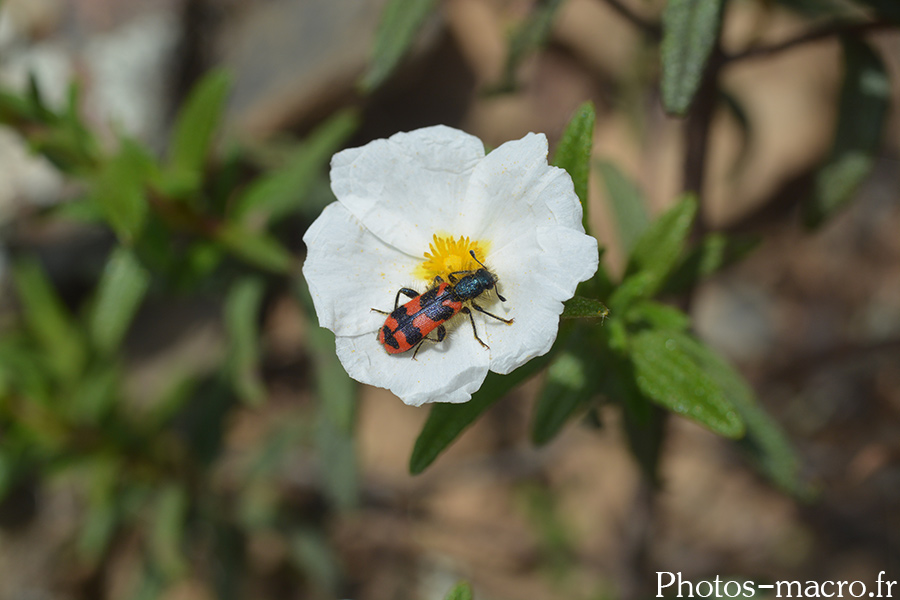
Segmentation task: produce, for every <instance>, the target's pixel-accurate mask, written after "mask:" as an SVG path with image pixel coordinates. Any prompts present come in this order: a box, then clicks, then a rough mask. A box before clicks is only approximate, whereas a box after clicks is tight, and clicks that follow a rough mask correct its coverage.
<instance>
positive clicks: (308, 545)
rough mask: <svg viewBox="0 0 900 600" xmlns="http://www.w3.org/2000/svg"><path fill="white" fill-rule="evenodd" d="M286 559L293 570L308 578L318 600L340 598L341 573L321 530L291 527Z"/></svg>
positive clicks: (336, 559) (335, 557)
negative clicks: (292, 566) (287, 557)
mask: <svg viewBox="0 0 900 600" xmlns="http://www.w3.org/2000/svg"><path fill="white" fill-rule="evenodd" d="M289 542H290V543H289V548H288V549H289V554H288V556H289V558H290V560H291V562H292V563H293V564H294V565H295V567H296V568H297V569H298V570H299V571H300V572H301V573H303V574H304V575H305V576H306V577H307V578H309V579H310V580H311V581H312V583H313V585H314V587H315V588H317V589H318V590H321V591H322V593H321V594H311V595H312V596H314V597H321V598H339V597H340V596H339V595H338V594H337V589H338V587H339V585H340V583H341V579H342V577H341V569H340V562H339V561H338V557H337V556H335V553H334V550H333V546H332V545H331V543H330V541H329V540H328V539H327V538H326V537H325V535H324V533H323V532H322V531H321V530H317V529H312V528H309V527H306V528H300V527H294V528H292V530H291V533H290V537H289Z"/></svg>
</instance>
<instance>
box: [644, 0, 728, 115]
mask: <svg viewBox="0 0 900 600" xmlns="http://www.w3.org/2000/svg"><path fill="white" fill-rule="evenodd" d="M723 1H724V0H669V2H668V3H667V4H666V8H665V11H664V12H663V19H662V24H663V38H662V45H661V47H660V50H661V52H662V98H663V105H664V106H665V108H666V111H668V112H669V113H671V114H674V115H684V114H685V113H687V111H688V108H689V107H690V105H691V102H692V101H693V100H694V95H695V94H696V93H697V90H698V89H699V88H700V84H701V82H702V81H703V75H704V72H705V70H706V63H707V61H708V60H709V56H710V54H711V53H712V50H713V48H714V47H715V44H716V39H717V38H718V37H719V29H720V28H721V26H722V3H723Z"/></svg>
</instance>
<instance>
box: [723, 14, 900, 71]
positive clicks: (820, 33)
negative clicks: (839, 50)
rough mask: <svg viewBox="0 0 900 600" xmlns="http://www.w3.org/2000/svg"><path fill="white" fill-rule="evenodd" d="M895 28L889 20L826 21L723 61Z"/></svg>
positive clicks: (727, 57)
mask: <svg viewBox="0 0 900 600" xmlns="http://www.w3.org/2000/svg"><path fill="white" fill-rule="evenodd" d="M892 28H897V25H896V24H894V23H891V22H889V21H863V22H858V21H854V22H846V21H839V22H837V23H827V24H825V25H821V26H819V27H816V28H814V29H811V30H810V31H807V32H805V33H802V34H800V35H798V36H797V37H795V38H792V39H789V40H785V41H783V42H779V43H777V44H772V45H771V46H758V47H754V48H748V49H746V50H743V51H742V52H738V53H736V54H732V55H730V56H725V57H724V58H723V61H724V62H728V63H732V62H739V61H742V60H752V59H754V58H766V57H769V56H773V55H775V54H780V53H781V52H784V51H786V50H790V49H792V48H795V47H796V46H800V45H803V44H809V43H811V42H817V41H819V40H823V39H826V38H830V37H835V36H841V35H861V34H863V33H870V32H873V31H879V30H882V29H892Z"/></svg>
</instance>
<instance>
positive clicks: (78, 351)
mask: <svg viewBox="0 0 900 600" xmlns="http://www.w3.org/2000/svg"><path fill="white" fill-rule="evenodd" d="M12 275H13V282H14V283H15V288H16V292H17V294H18V296H19V300H20V302H21V305H22V312H23V313H24V317H25V322H26V323H27V325H28V328H29V330H30V332H31V334H32V335H33V336H34V337H35V338H36V340H37V342H38V344H39V345H40V347H41V348H42V349H43V351H44V353H45V355H46V357H47V358H48V359H49V361H50V364H51V365H52V367H53V369H54V371H55V372H56V375H58V376H59V377H61V378H63V379H69V380H71V379H73V378H75V377H76V376H77V374H78V373H80V372H81V370H82V368H83V367H84V364H85V359H86V352H85V348H84V346H83V338H82V335H81V332H80V331H79V330H78V328H77V327H76V325H75V322H74V321H73V319H72V317H71V315H70V314H69V313H68V311H67V310H66V308H65V307H64V306H63V303H62V301H61V300H60V298H59V296H57V294H56V291H55V290H54V289H53V286H52V285H51V283H50V280H49V279H48V278H47V276H46V274H45V273H44V270H43V268H42V267H41V265H40V264H39V263H38V262H37V261H34V260H20V261H18V262H16V263H14V264H13V267H12Z"/></svg>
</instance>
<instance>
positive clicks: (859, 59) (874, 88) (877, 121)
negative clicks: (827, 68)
mask: <svg viewBox="0 0 900 600" xmlns="http://www.w3.org/2000/svg"><path fill="white" fill-rule="evenodd" d="M843 47H844V83H843V87H842V89H841V101H840V108H839V110H838V122H837V130H836V132H835V137H834V143H833V145H832V148H831V155H830V158H829V159H828V161H827V162H826V163H825V165H824V166H823V167H822V168H821V169H819V171H818V173H817V174H816V180H815V186H814V192H813V196H812V198H811V199H810V200H809V201H808V202H806V203H805V204H804V207H803V208H804V217H805V221H806V224H807V225H808V226H810V227H817V226H819V225H821V224H822V223H824V222H825V221H826V220H827V219H828V217H830V216H831V215H833V214H834V213H835V212H836V211H837V210H838V209H840V208H841V207H843V206H844V205H845V204H846V203H847V202H848V201H849V200H850V199H851V197H852V196H853V194H854V193H855V191H856V189H857V188H858V187H859V185H860V184H861V183H862V182H863V180H864V179H865V178H866V176H868V174H869V172H870V171H871V170H872V165H873V161H874V154H875V152H876V151H877V150H878V147H879V146H880V144H881V139H882V135H883V132H884V125H885V120H886V119H887V115H888V109H889V108H890V104H891V84H890V79H889V78H888V74H887V71H886V70H885V66H884V63H883V62H882V60H881V58H880V57H879V56H878V54H877V53H876V52H875V51H874V50H873V49H872V48H871V47H870V46H869V45H868V44H866V43H865V42H863V41H860V40H859V39H856V38H850V37H847V38H844V39H843Z"/></svg>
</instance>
